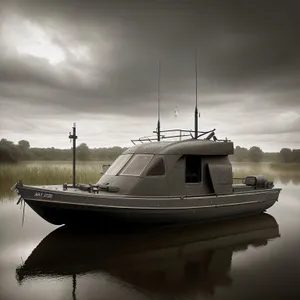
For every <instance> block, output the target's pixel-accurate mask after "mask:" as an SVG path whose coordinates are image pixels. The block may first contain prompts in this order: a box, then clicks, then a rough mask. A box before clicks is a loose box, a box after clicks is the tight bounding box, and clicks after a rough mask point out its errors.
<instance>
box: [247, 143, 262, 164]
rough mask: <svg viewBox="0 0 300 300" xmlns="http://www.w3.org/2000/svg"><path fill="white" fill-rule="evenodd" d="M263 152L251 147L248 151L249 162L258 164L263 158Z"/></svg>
mask: <svg viewBox="0 0 300 300" xmlns="http://www.w3.org/2000/svg"><path fill="white" fill-rule="evenodd" d="M263 155H264V153H263V151H262V150H261V149H260V148H259V147H256V146H253V147H251V148H250V149H249V160H250V161H253V162H260V161H261V160H262V158H263Z"/></svg>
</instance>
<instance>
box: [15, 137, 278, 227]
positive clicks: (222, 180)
mask: <svg viewBox="0 0 300 300" xmlns="http://www.w3.org/2000/svg"><path fill="white" fill-rule="evenodd" d="M206 133H207V132H206ZM210 133H211V132H210ZM210 135H211V134H210ZM233 149H234V146H233V142H231V141H229V140H222V141H220V140H217V139H216V140H209V139H198V138H197V139H195V138H191V139H184V140H179V141H165V140H164V141H159V142H157V141H156V142H155V141H152V142H148V143H141V144H137V145H135V146H133V147H130V148H129V149H127V150H125V151H124V152H123V153H122V154H121V155H120V156H119V157H118V158H117V159H116V160H115V161H114V162H113V164H112V165H111V166H110V167H109V168H108V169H107V171H106V172H105V173H104V174H103V175H102V176H101V178H100V180H99V181H98V182H97V183H95V184H76V183H75V185H74V186H73V185H67V184H61V185H50V186H31V185H25V184H23V182H22V180H19V181H18V182H17V183H16V185H15V186H14V187H13V189H15V190H16V191H17V192H18V194H19V195H20V196H21V198H20V199H21V200H24V201H25V203H27V204H28V205H29V206H30V207H31V208H32V209H33V210H34V211H35V212H36V213H37V214H39V215H40V216H41V217H42V218H43V219H45V220H46V221H48V222H50V223H52V224H55V225H62V224H68V225H72V226H77V225H78V226H83V225H85V224H90V223H92V224H96V223H98V224H101V225H107V226H114V225H116V226H119V225H120V224H124V225H130V224H137V223H138V224H140V225H147V226H148V225H154V226H155V225H166V224H176V223H186V222H201V221H206V220H216V219H220V218H231V217H239V216H244V215H251V214H252V215H253V214H260V213H262V212H264V211H265V210H267V209H268V208H270V207H271V206H272V205H274V203H275V202H276V201H277V200H278V197H279V194H280V191H281V189H280V188H274V183H273V182H271V181H269V180H267V179H266V178H264V177H263V176H261V175H259V176H246V177H245V178H242V179H241V180H242V182H241V183H233V173H232V165H231V162H230V159H229V155H230V154H233Z"/></svg>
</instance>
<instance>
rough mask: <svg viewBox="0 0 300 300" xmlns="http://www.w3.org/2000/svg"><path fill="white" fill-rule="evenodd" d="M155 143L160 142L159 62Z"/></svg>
mask: <svg viewBox="0 0 300 300" xmlns="http://www.w3.org/2000/svg"><path fill="white" fill-rule="evenodd" d="M157 141H158V142H159V141H160V60H159V61H158V82H157Z"/></svg>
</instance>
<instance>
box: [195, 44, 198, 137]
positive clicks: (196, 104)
mask: <svg viewBox="0 0 300 300" xmlns="http://www.w3.org/2000/svg"><path fill="white" fill-rule="evenodd" d="M195 71H196V103H195V139H197V138H198V49H197V48H196V66H195Z"/></svg>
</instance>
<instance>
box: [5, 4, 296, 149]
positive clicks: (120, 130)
mask: <svg viewBox="0 0 300 300" xmlns="http://www.w3.org/2000/svg"><path fill="white" fill-rule="evenodd" d="M299 9H300V4H299V1H287V0H286V1H274V0H273V1H269V0H264V1H261V0H260V1H256V0H254V1H242V0H240V1H229V0H228V1H223V0H219V1H213V0H207V1H202V0H195V1H193V0H181V1H179V0H177V1H176V0H109V1H108V0H98V1H91V0H85V1H80V0H64V1H62V0H18V1H17V0H9V1H7V2H6V1H3V0H0V138H7V139H9V140H13V141H15V142H17V141H18V140H20V139H27V140H28V141H30V143H31V145H32V146H37V147H49V146H50V147H51V146H54V147H60V148H68V147H70V144H69V141H68V132H69V130H70V129H71V127H72V124H73V122H76V124H77V127H78V135H79V140H78V142H85V143H87V144H88V145H89V146H90V147H102V146H113V145H121V146H129V145H130V139H132V138H136V137H140V136H143V135H151V133H152V131H153V130H155V128H156V122H157V79H158V76H157V74H158V61H159V60H160V61H161V101H162V104H161V110H162V113H161V122H162V129H167V128H175V127H176V128H178V127H181V128H186V129H192V128H193V111H194V103H195V49H196V48H197V49H198V102H199V105H198V107H199V111H200V113H201V117H200V119H199V126H200V130H208V129H212V128H217V136H218V137H219V138H224V137H228V138H229V139H231V140H233V141H234V142H235V144H236V145H241V146H245V147H249V146H252V145H258V146H260V147H262V149H263V150H265V151H277V150H279V149H280V148H282V147H291V148H300V17H299ZM174 108H176V109H177V111H178V113H179V114H178V117H175V114H174Z"/></svg>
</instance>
